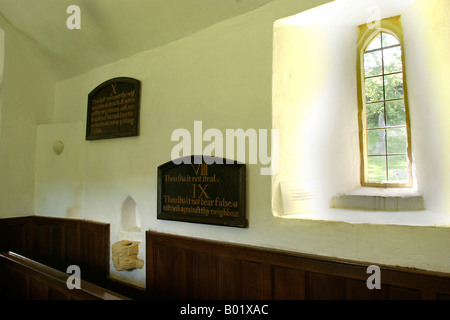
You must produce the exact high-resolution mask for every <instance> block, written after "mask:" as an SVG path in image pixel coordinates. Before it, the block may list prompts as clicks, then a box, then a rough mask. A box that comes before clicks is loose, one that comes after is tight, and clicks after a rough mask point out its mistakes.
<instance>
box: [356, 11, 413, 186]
mask: <svg viewBox="0 0 450 320" xmlns="http://www.w3.org/2000/svg"><path fill="white" fill-rule="evenodd" d="M361 34H362V37H361V39H360V43H359V46H358V49H359V52H358V75H359V84H358V96H359V113H358V114H359V128H360V150H361V184H362V185H364V186H378V187H409V186H412V157H411V154H412V153H411V134H410V125H409V112H408V99H407V88H406V77H405V68H404V54H403V43H402V34H401V28H400V27H399V19H398V18H397V19H390V20H388V21H383V24H381V23H380V25H379V27H378V28H376V29H370V28H368V27H367V26H365V28H363V29H362V30H361Z"/></svg>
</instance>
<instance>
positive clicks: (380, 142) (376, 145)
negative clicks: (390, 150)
mask: <svg viewBox="0 0 450 320" xmlns="http://www.w3.org/2000/svg"><path fill="white" fill-rule="evenodd" d="M367 152H368V154H369V155H384V154H386V132H385V130H384V129H381V130H369V131H367Z"/></svg>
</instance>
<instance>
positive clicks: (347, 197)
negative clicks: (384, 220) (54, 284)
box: [330, 187, 425, 211]
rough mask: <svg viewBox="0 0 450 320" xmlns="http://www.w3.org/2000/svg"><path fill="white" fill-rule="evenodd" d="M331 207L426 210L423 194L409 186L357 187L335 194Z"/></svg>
mask: <svg viewBox="0 0 450 320" xmlns="http://www.w3.org/2000/svg"><path fill="white" fill-rule="evenodd" d="M330 208H339V209H360V210H376V211H411V210H424V209H425V208H424V202H423V196H422V194H420V193H419V192H418V191H417V190H415V189H409V188H404V189H403V188H401V189H400V188H364V187H361V188H357V189H355V190H352V191H350V192H346V193H341V194H337V195H335V196H333V197H332V198H331V201H330Z"/></svg>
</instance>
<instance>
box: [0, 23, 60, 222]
mask: <svg viewBox="0 0 450 320" xmlns="http://www.w3.org/2000/svg"><path fill="white" fill-rule="evenodd" d="M0 28H2V29H3V32H4V33H3V36H4V41H3V43H2V44H3V45H4V47H3V48H2V50H4V52H2V54H1V56H2V63H3V62H4V68H2V72H3V77H2V81H1V90H0V95H1V97H0V216H2V217H12V216H21V215H30V214H33V213H34V170H35V156H36V124H38V123H45V122H49V121H51V119H52V112H53V99H54V87H53V85H54V83H55V81H56V79H57V77H58V72H57V71H56V70H54V69H53V67H52V65H51V63H50V62H51V61H52V56H51V54H50V53H49V52H48V51H46V50H44V49H43V48H41V47H39V46H37V45H36V44H35V43H34V42H33V41H31V40H30V39H28V38H25V37H23V35H22V34H20V33H19V32H17V31H16V30H15V29H14V28H13V27H11V25H9V23H8V22H7V21H4V19H3V18H2V17H1V16H0Z"/></svg>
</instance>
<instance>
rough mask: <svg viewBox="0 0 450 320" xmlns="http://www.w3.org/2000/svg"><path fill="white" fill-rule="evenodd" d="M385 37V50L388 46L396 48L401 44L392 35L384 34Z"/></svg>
mask: <svg viewBox="0 0 450 320" xmlns="http://www.w3.org/2000/svg"><path fill="white" fill-rule="evenodd" d="M382 37H383V40H382V41H383V48H386V47H388V46H395V45H396V44H400V42H399V41H398V39H397V38H396V37H394V36H393V35H392V34H389V33H384V32H383V33H382Z"/></svg>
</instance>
